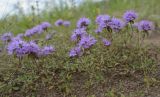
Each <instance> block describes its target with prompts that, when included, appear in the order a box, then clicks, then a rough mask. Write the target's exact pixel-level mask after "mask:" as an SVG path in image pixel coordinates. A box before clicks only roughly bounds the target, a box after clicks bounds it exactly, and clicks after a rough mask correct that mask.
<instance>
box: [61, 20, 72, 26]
mask: <svg viewBox="0 0 160 97" xmlns="http://www.w3.org/2000/svg"><path fill="white" fill-rule="evenodd" d="M63 25H64V26H65V27H69V26H70V25H71V22H70V21H64V22H63Z"/></svg>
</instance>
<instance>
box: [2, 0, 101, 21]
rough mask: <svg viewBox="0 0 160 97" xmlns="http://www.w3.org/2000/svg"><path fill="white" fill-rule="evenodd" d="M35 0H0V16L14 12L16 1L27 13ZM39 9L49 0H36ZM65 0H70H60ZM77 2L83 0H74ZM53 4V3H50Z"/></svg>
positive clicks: (55, 0)
mask: <svg viewBox="0 0 160 97" xmlns="http://www.w3.org/2000/svg"><path fill="white" fill-rule="evenodd" d="M35 1H36V0H0V18H1V17H5V16H6V15H7V14H9V15H10V14H13V13H15V12H16V10H15V6H14V5H16V4H17V3H18V2H19V3H20V5H21V7H22V8H23V10H24V12H25V13H28V12H29V11H30V10H29V9H30V6H31V5H35V4H36V3H35ZM38 1H39V5H40V9H43V7H44V5H45V4H44V2H45V1H49V0H38ZM50 1H54V2H55V3H54V4H57V2H59V1H60V0H50ZM62 1H65V2H68V1H71V0H62ZM74 1H75V2H76V3H77V4H79V3H80V2H82V1H84V0H74ZM92 1H101V0H92ZM52 4H53V3H52Z"/></svg>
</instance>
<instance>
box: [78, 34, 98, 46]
mask: <svg viewBox="0 0 160 97" xmlns="http://www.w3.org/2000/svg"><path fill="white" fill-rule="evenodd" d="M96 42H97V40H96V39H95V38H94V37H92V36H90V35H86V36H83V37H82V38H81V40H80V42H79V44H78V45H79V46H81V47H83V48H85V49H87V48H90V47H91V46H93V45H94V44H95V43H96Z"/></svg>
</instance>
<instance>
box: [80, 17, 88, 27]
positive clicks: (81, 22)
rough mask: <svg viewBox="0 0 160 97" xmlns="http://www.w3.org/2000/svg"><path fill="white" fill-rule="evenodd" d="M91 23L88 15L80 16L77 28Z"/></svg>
mask: <svg viewBox="0 0 160 97" xmlns="http://www.w3.org/2000/svg"><path fill="white" fill-rule="evenodd" d="M89 24H90V20H89V19H88V18H86V17H83V18H80V19H79V20H78V22H77V28H83V27H84V28H85V27H87V26H88V25H89Z"/></svg>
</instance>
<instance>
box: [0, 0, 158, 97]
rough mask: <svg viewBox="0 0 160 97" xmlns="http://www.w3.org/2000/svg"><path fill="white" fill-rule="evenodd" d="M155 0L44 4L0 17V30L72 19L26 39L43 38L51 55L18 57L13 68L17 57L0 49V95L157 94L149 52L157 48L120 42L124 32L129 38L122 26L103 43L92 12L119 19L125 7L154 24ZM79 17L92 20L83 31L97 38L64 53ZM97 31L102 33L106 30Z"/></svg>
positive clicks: (81, 96)
mask: <svg viewBox="0 0 160 97" xmlns="http://www.w3.org/2000/svg"><path fill="white" fill-rule="evenodd" d="M159 3H160V1H159V0H110V1H109V2H105V1H103V2H99V3H93V2H91V0H90V1H89V0H88V1H86V2H85V3H84V4H82V5H80V6H79V7H75V6H74V5H73V6H72V8H69V7H67V6H65V7H61V8H54V9H49V8H48V9H47V11H43V12H42V13H40V15H39V16H36V15H33V14H30V15H27V16H25V15H23V14H19V15H15V16H10V17H8V18H6V19H2V20H0V31H1V32H0V33H5V32H9V31H11V32H13V33H14V34H15V35H16V34H18V33H24V32H25V30H26V29H28V28H32V27H33V26H35V25H37V24H39V22H43V21H48V22H50V23H52V24H54V22H55V21H56V20H57V19H59V18H62V19H65V20H70V21H71V23H72V25H71V26H70V27H69V28H66V27H55V26H53V28H50V29H48V32H46V33H51V32H53V30H56V31H57V33H55V35H54V37H53V39H52V40H50V41H44V37H45V35H46V34H43V35H40V36H36V35H35V36H33V37H32V38H31V39H39V40H41V41H44V42H43V43H41V42H40V43H39V45H48V44H51V45H54V46H55V48H56V52H55V53H54V54H53V55H50V56H47V57H44V58H40V59H34V58H29V57H24V59H23V61H22V63H23V64H22V67H21V68H19V67H18V65H19V64H18V61H19V60H18V58H16V57H15V56H9V55H7V54H6V52H2V53H0V96H2V97H10V96H13V97H15V96H16V97H37V96H42V97H145V96H146V95H147V96H148V95H150V96H153V97H158V95H159V88H160V79H159V78H158V77H157V75H158V74H159V67H158V66H157V63H158V62H159V57H158V58H157V57H155V56H159V52H160V49H159V47H157V46H150V45H145V44H144V45H143V46H141V47H139V46H137V44H138V42H137V40H136V39H133V40H132V41H128V42H127V45H126V46H125V45H124V41H126V40H127V39H128V38H126V37H124V36H125V35H127V37H129V36H128V34H127V33H129V32H130V30H127V29H124V30H123V31H122V32H121V33H117V34H114V36H113V39H114V40H113V41H112V45H111V46H110V47H105V46H103V44H102V43H101V42H100V39H99V36H98V35H97V34H95V33H94V32H93V31H94V29H95V28H96V26H95V24H94V20H95V18H96V16H97V15H98V14H109V15H111V16H115V17H118V18H122V15H123V13H124V12H125V11H126V10H130V9H132V10H136V11H137V12H138V13H139V19H138V20H137V21H139V20H142V19H149V20H152V21H153V22H154V23H155V24H156V23H157V26H159V24H160V23H159V20H160V12H159ZM83 16H86V17H88V18H90V19H91V20H92V24H91V25H90V26H89V30H88V33H90V34H92V35H93V36H94V37H95V38H96V39H97V40H98V42H97V44H96V45H94V46H93V47H92V48H91V49H89V50H87V52H86V53H85V55H84V56H82V57H79V58H70V57H69V56H68V52H69V50H70V49H71V48H72V47H74V46H75V43H74V42H71V41H70V35H71V33H72V31H73V30H74V29H75V28H76V22H77V20H78V19H79V18H80V17H83ZM102 35H103V36H104V37H105V36H106V33H105V32H104V33H102ZM134 38H136V36H135V37H134ZM27 40H30V39H27ZM1 44H2V43H1Z"/></svg>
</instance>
